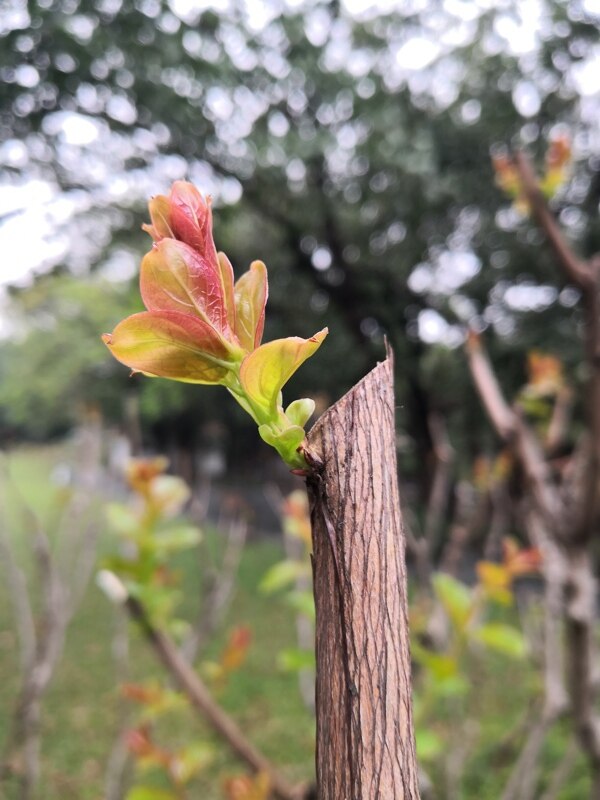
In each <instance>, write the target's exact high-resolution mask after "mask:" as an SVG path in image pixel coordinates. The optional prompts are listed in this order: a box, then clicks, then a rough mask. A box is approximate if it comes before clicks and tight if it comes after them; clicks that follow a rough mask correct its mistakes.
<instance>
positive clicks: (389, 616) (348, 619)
mask: <svg viewBox="0 0 600 800" xmlns="http://www.w3.org/2000/svg"><path fill="white" fill-rule="evenodd" d="M308 443H309V446H310V449H311V451H312V452H314V453H315V454H316V455H317V456H318V457H320V458H321V459H322V461H323V464H324V467H323V469H322V471H321V472H320V473H319V474H318V475H316V477H311V478H309V479H308V488H309V494H310V499H311V516H312V523H313V551H314V559H313V569H314V592H315V604H316V612H317V624H316V653H317V687H316V707H317V786H318V797H319V800H376V799H377V798H381V799H382V800H403V799H406V800H409V799H410V800H417V798H418V797H419V791H418V779H417V764H416V757H415V743H414V729H413V720H412V699H411V691H412V690H411V678H410V653H409V640H408V622H407V602H406V564H405V559H404V549H405V540H404V531H403V527H402V515H401V512H400V504H399V497H398V485H397V472H396V443H395V430H394V389H393V361H392V357H391V353H390V354H388V358H387V360H386V361H384V362H383V363H382V364H379V365H378V366H377V367H376V368H375V369H374V370H373V371H372V372H370V373H369V374H368V375H367V376H366V377H365V378H364V379H363V380H362V381H361V382H360V383H358V384H357V385H356V386H355V387H354V388H353V389H352V390H351V391H350V392H349V393H348V394H347V395H345V396H344V397H343V398H342V399H341V400H340V401H339V402H338V403H336V404H335V405H334V406H333V407H332V408H330V409H329V410H328V411H327V412H326V413H325V414H324V415H323V416H322V417H321V418H320V419H319V421H318V422H317V423H316V425H315V426H314V428H313V429H312V431H311V432H310V435H309V437H308ZM336 562H337V563H336Z"/></svg>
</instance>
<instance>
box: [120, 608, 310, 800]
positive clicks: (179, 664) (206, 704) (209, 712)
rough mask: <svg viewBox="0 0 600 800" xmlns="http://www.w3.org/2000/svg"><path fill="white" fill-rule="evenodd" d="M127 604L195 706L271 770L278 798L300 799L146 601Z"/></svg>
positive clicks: (254, 762) (237, 748) (256, 765)
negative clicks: (154, 620)
mask: <svg viewBox="0 0 600 800" xmlns="http://www.w3.org/2000/svg"><path fill="white" fill-rule="evenodd" d="M125 607H126V608H127V611H128V612H129V614H130V615H131V617H132V618H133V619H135V620H136V622H138V624H139V625H140V627H141V629H142V631H143V632H144V634H145V636H146V638H147V640H148V642H149V643H150V644H151V645H152V648H153V649H154V652H155V653H156V655H157V656H158V658H159V659H160V661H161V662H162V664H163V665H164V666H165V667H166V669H167V670H168V671H169V673H170V675H171V676H172V677H173V679H174V680H175V682H176V683H177V685H178V686H179V687H180V689H181V690H182V691H183V692H184V693H185V694H186V696H187V698H188V699H189V701H190V703H191V704H192V706H193V707H194V708H195V709H196V710H197V711H199V712H200V713H201V714H202V716H203V717H204V718H205V719H206V720H207V721H208V722H209V723H210V725H211V726H212V727H213V728H214V730H215V731H216V732H217V733H218V734H219V735H220V736H222V737H223V738H224V739H225V741H226V742H227V743H228V744H229V746H230V747H231V749H232V750H233V751H234V752H235V753H236V754H237V755H238V756H239V757H240V758H241V759H242V760H243V761H245V762H246V763H247V764H248V766H249V767H250V768H251V769H252V770H254V771H255V772H265V773H267V774H268V776H269V780H270V785H271V788H272V791H273V793H274V794H275V796H276V797H277V798H279V800H299V798H301V797H302V795H303V792H304V787H294V786H292V785H290V784H289V783H288V782H287V781H286V780H285V779H284V778H283V777H282V776H281V775H280V774H279V773H278V772H277V771H276V769H275V767H274V766H273V765H272V763H271V762H270V761H269V760H268V759H267V758H266V757H265V756H264V755H263V754H262V753H261V752H259V751H258V750H257V749H256V748H255V747H254V745H253V744H251V743H250V742H249V741H248V740H247V739H246V737H245V736H244V734H243V733H242V731H241V730H240V728H238V726H237V724H236V723H235V722H234V721H233V720H232V719H231V717H230V716H229V715H228V714H227V713H226V712H225V711H224V710H223V709H222V708H221V706H219V705H218V703H216V702H215V701H214V700H213V698H212V696H211V694H210V692H209V691H208V689H207V688H206V686H205V684H204V683H203V681H202V679H201V678H200V677H199V676H198V674H197V673H196V672H195V671H194V670H193V669H192V667H191V666H190V664H189V663H188V662H187V661H186V660H185V658H184V657H183V656H182V655H181V653H180V652H179V650H178V649H177V647H176V645H175V644H174V643H173V642H172V641H171V639H170V638H169V637H168V636H167V635H166V634H165V633H164V632H163V631H160V630H158V629H157V628H155V627H154V625H153V624H152V622H151V621H150V619H149V617H148V615H147V614H146V610H145V609H144V607H143V605H142V604H141V603H140V602H139V601H138V600H137V599H136V598H134V597H131V596H128V597H127V599H126V601H125Z"/></svg>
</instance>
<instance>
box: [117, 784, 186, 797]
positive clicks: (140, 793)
mask: <svg viewBox="0 0 600 800" xmlns="http://www.w3.org/2000/svg"><path fill="white" fill-rule="evenodd" d="M125 800H177V795H176V794H173V792H168V791H165V790H164V789H155V788H154V787H153V786H134V787H133V789H130V790H129V791H128V792H127V794H126V795H125Z"/></svg>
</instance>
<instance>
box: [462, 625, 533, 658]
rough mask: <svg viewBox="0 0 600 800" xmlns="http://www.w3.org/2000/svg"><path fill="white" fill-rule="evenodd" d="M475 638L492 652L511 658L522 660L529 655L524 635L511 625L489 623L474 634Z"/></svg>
mask: <svg viewBox="0 0 600 800" xmlns="http://www.w3.org/2000/svg"><path fill="white" fill-rule="evenodd" d="M474 638H475V639H477V640H478V641H480V642H481V643H482V644H484V645H485V646H486V647H487V648H489V649H490V650H495V651H496V652H497V653H502V655H505V656H509V657H510V658H518V659H520V658H524V657H525V655H526V654H527V644H526V642H525V639H524V638H523V634H522V633H521V632H520V631H519V630H517V629H516V628H513V627H512V626H511V625H504V624H502V623H501V622H488V623H487V624H486V625H482V626H481V628H479V629H478V630H477V631H476V632H475V633H474Z"/></svg>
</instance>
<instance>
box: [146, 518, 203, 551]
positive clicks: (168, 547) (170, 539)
mask: <svg viewBox="0 0 600 800" xmlns="http://www.w3.org/2000/svg"><path fill="white" fill-rule="evenodd" d="M201 541H202V532H201V531H200V529H199V528H195V527H194V526H193V525H182V526H180V527H177V528H167V529H166V530H163V531H160V532H159V533H157V534H156V536H155V537H154V542H155V549H156V552H157V554H159V555H161V556H164V555H168V554H169V553H177V552H178V551H179V550H188V549H189V548H190V547H195V546H196V545H197V544H198V543H199V542H201Z"/></svg>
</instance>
